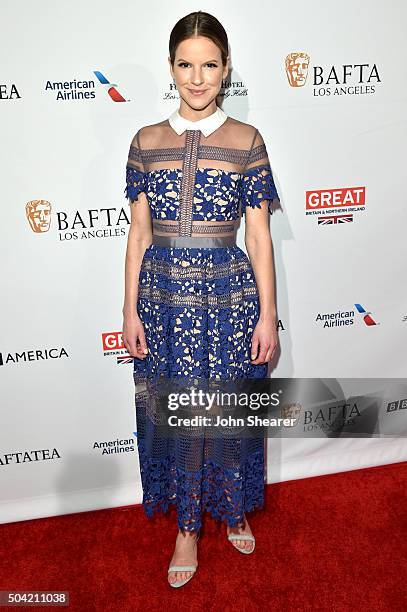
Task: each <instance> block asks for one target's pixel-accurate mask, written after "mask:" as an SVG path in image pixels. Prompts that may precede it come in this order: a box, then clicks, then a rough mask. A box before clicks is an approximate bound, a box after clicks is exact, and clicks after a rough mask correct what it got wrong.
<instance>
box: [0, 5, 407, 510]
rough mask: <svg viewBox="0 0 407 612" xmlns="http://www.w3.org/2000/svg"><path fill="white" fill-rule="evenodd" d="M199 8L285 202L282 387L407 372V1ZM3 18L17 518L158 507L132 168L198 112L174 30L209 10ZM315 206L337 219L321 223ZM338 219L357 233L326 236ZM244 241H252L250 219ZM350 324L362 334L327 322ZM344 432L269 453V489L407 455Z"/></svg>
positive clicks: (6, 502)
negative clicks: (159, 129)
mask: <svg viewBox="0 0 407 612" xmlns="http://www.w3.org/2000/svg"><path fill="white" fill-rule="evenodd" d="M200 8H201V10H205V11H208V12H209V13H212V14H214V15H215V16H216V17H218V19H220V21H221V22H222V23H223V25H224V26H225V28H226V30H227V32H228V35H229V39H230V46H231V59H232V66H233V70H232V73H231V78H230V82H228V83H227V84H226V87H225V88H224V89H222V91H221V93H222V97H224V102H223V104H222V106H223V108H224V110H225V111H226V112H227V113H228V114H229V115H231V116H233V117H236V118H237V119H240V120H241V121H245V122H248V123H251V124H252V125H255V126H256V127H258V128H259V130H260V132H261V133H262V135H263V137H264V140H265V142H266V146H267V149H268V152H269V157H270V161H271V165H272V168H273V171H274V176H275V180H276V184H277V189H278V192H279V194H280V196H281V209H280V210H277V211H276V212H275V214H274V215H273V217H272V218H271V231H272V236H273V244H274V255H275V263H276V273H277V300H278V314H279V319H280V326H279V327H280V331H279V334H280V344H281V354H280V357H279V360H278V364H277V367H276V369H275V370H274V371H273V372H272V376H277V377H290V378H291V377H317V376H318V377H322V378H324V377H335V378H338V377H366V378H371V379H372V387H374V386H375V385H376V386H377V384H378V383H377V381H375V380H374V379H376V378H377V377H381V378H391V377H402V378H404V377H406V359H405V345H406V329H407V321H406V314H407V300H406V285H405V280H404V279H405V277H406V255H407V246H406V241H405V231H406V219H407V206H406V195H405V184H404V183H405V167H404V166H405V142H406V138H407V134H406V118H405V117H406V106H405V101H406V93H407V86H406V80H405V79H404V78H400V62H399V61H396V60H397V59H398V58H399V57H401V58H402V59H403V58H404V56H405V51H406V43H405V34H404V30H403V27H404V23H405V22H406V17H407V10H406V6H405V4H404V3H403V2H402V0H393V2H391V3H390V5H388V4H385V3H384V2H382V1H371V0H370V1H367V0H364V1H361V2H359V3H358V11H355V10H354V3H353V2H350V1H349V0H344V1H343V2H342V3H341V4H340V6H336V5H335V4H334V3H332V2H323V1H322V0H310V1H309V2H307V3H305V4H304V3H303V2H300V1H299V0H292V1H291V2H290V3H287V4H284V3H280V2H252V3H250V9H251V10H250V11H248V5H247V2H243V1H241V0H239V1H236V0H234V1H224V0H223V1H222V2H206V3H204V5H203V6H200ZM0 10H1V17H2V24H3V27H2V36H1V39H0V48H1V54H2V58H3V63H2V71H1V83H0V104H1V135H2V146H1V154H2V160H1V169H2V173H3V177H2V181H1V189H2V206H3V214H2V224H1V261H2V263H3V272H2V276H1V278H2V296H3V297H2V301H1V307H2V316H1V338H0V353H1V356H0V361H1V365H0V381H1V395H2V404H1V434H0V435H1V438H0V444H1V446H0V479H1V491H0V522H9V521H18V520H22V519H27V518H35V517H43V516H49V515H54V514H64V513H69V512H77V511H82V510H90V509H97V508H104V507H111V506H112V507H113V506H120V505H125V504H132V503H139V502H140V501H141V486H140V479H139V472H138V459H137V451H136V446H135V438H134V436H133V429H134V426H133V425H134V396H133V394H134V389H133V379H132V365H131V362H130V363H129V360H128V359H126V355H125V351H123V349H122V348H121V345H120V336H119V335H118V332H120V330H121V325H122V316H121V309H122V305H123V291H124V256H125V248H126V238H127V232H128V221H129V209H128V205H127V202H126V200H125V199H124V193H123V191H124V186H125V182H124V179H125V164H126V159H127V153H128V149H129V145H130V141H131V139H132V137H133V136H134V134H135V133H136V131H137V130H138V129H139V128H140V127H142V126H143V125H146V124H150V123H154V122H156V121H161V120H162V119H164V118H166V117H168V116H169V115H170V113H171V112H172V111H173V110H174V109H175V108H177V107H178V106H179V99H178V94H177V92H176V90H175V89H174V88H173V87H172V79H171V76H170V73H169V69H168V63H167V57H168V38H169V34H170V31H171V29H172V27H173V25H174V24H175V22H176V21H177V20H178V19H179V18H181V17H182V16H183V15H185V14H187V13H189V12H191V11H193V10H197V7H196V3H194V2H181V1H178V2H176V3H170V4H166V3H163V2H158V1H157V0H153V1H150V2H149V3H145V2H140V1H139V0H132V1H130V0H117V2H116V3H115V4H114V5H112V4H111V2H107V1H106V0H97V1H96V0H86V1H85V2H79V1H78V0H77V1H72V0H71V1H70V2H67V1H66V0H65V1H63V0H61V1H60V2H58V3H55V2H52V1H51V0H49V1H46V0H37V2H28V0H27V1H25V2H23V1H21V0H17V1H16V0H13V1H11V0H8V1H5V0H2V3H1V7H0ZM293 54H294V55H293ZM361 65H363V66H362V67H361ZM344 66H347V68H345V74H347V76H346V78H344ZM97 71H99V73H100V74H99V76H98V74H97ZM102 75H103V77H105V79H106V80H107V81H108V82H109V83H110V85H107V84H106V83H103V82H101V81H103V77H102ZM301 75H304V77H305V78H304V79H303V80H301V79H300V78H299V77H301ZM58 84H59V85H58ZM112 87H113V89H112ZM109 92H110V93H109ZM115 98H116V100H117V101H115ZM120 99H123V101H119V100H120ZM355 188H359V189H358V190H355ZM321 191H323V192H324V194H325V195H323V196H322V198H320V197H319V194H320V192H321ZM361 194H362V197H363V198H364V200H363V201H364V205H363V206H361V205H360V202H361V201H362V200H360V199H358V200H355V198H357V197H360V196H361ZM349 195H351V196H352V197H353V198H354V199H353V200H352V199H351V200H348V199H346V198H348V197H349ZM332 198H333V200H332ZM343 198H345V199H343ZM41 201H43V202H41ZM315 201H317V202H318V201H323V202H325V205H324V207H323V209H322V210H320V209H318V210H319V214H307V212H311V213H312V211H314V210H315V207H313V203H315ZM332 201H334V202H336V203H338V202H344V204H347V206H338V205H336V206H334V207H333V206H331V205H330V202H332ZM29 202H34V204H33V206H34V209H35V210H36V211H37V213H38V215H40V216H39V218H40V219H43V221H44V222H43V226H42V227H43V229H44V230H45V231H34V230H35V228H37V227H38V218H34V219H33V220H32V226H31V224H30V219H29V218H28V217H27V215H26V205H27V203H29ZM355 202H356V203H357V204H358V206H356V207H353V206H352V205H351V204H352V203H353V204H354V203H355ZM307 203H308V208H307ZM352 208H355V209H354V210H352ZM41 209H42V210H43V213H42V217H41V213H40V212H39V211H40V210H41ZM89 211H93V212H89ZM335 215H345V218H344V219H345V221H346V222H339V220H337V219H328V220H327V223H323V224H322V223H321V224H318V218H319V219H322V218H324V219H327V217H332V216H335ZM350 215H353V217H352V220H351V217H350ZM333 221H338V222H333ZM242 226H243V224H242ZM238 240H239V242H238V244H239V246H241V248H243V249H244V242H243V227H241V228H240V230H239V236H238ZM355 304H361V305H362V306H363V308H365V309H366V311H370V312H371V315H370V316H371V318H372V320H373V321H374V323H376V324H375V325H366V323H365V322H364V320H363V317H362V316H361V315H360V314H359V313H358V312H357V307H356V306H355ZM337 312H341V313H349V314H348V315H347V316H346V318H345V319H344V318H341V320H342V321H343V320H349V321H350V324H349V325H343V326H331V327H326V326H324V324H323V322H321V320H320V317H321V316H323V315H329V314H333V313H337ZM331 320H334V319H331ZM120 358H121V359H120ZM379 387H380V385H379ZM397 397H398V398H399V399H401V398H402V397H406V395H404V396H402V395H399V396H397ZM393 399H395V398H393ZM403 407H404V405H403V404H397V405H396V409H395V411H397V410H398V409H399V408H400V409H401V408H403ZM382 416H383V415H382ZM299 426H300V427H301V429H302V430H303V429H304V427H303V426H304V423H300V425H299ZM330 426H331V424H330V423H329V422H327V423H325V429H323V428H321V427H320V426H319V425H318V424H317V421H316V420H315V427H313V429H312V430H311V431H309V432H308V433H303V434H302V435H303V437H291V438H280V439H273V440H270V441H269V447H268V482H270V483H271V482H276V481H279V480H287V479H292V478H302V477H306V476H313V475H317V474H325V473H330V472H338V471H343V470H349V469H353V468H361V467H365V466H371V465H380V464H385V463H390V462H394V461H403V460H406V459H407V445H406V438H405V437H391V436H386V437H376V436H374V435H371V436H368V437H365V438H362V437H353V438H352V437H349V438H346V439H333V438H330V437H329V435H327V431H328V432H329V428H330ZM311 436H316V437H311Z"/></svg>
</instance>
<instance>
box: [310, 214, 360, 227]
mask: <svg viewBox="0 0 407 612" xmlns="http://www.w3.org/2000/svg"><path fill="white" fill-rule="evenodd" d="M352 221H353V215H330V216H329V217H318V225H332V224H333V223H351V222H352Z"/></svg>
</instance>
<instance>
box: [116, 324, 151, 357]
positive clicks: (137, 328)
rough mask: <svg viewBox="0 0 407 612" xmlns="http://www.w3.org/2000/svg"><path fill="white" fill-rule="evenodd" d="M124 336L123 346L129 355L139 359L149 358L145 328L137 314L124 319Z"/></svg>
mask: <svg viewBox="0 0 407 612" xmlns="http://www.w3.org/2000/svg"><path fill="white" fill-rule="evenodd" d="M122 334H123V344H124V346H125V348H126V350H127V351H128V353H129V355H131V356H132V357H137V358H138V359H144V358H145V357H147V353H148V348H147V342H146V336H145V333H144V326H143V323H142V322H141V319H140V317H139V316H138V315H137V314H135V315H131V316H130V315H128V316H124V317H123V332H122Z"/></svg>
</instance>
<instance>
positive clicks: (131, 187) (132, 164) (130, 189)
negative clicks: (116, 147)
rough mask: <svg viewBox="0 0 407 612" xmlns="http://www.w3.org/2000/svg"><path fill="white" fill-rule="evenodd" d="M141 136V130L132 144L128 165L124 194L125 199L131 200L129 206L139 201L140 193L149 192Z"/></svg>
mask: <svg viewBox="0 0 407 612" xmlns="http://www.w3.org/2000/svg"><path fill="white" fill-rule="evenodd" d="M139 134H140V130H139V131H138V132H137V134H136V135H135V137H134V138H133V140H132V142H131V145H130V150H129V156H128V158H127V164H126V187H125V189H124V192H125V197H126V198H127V199H128V200H129V204H132V203H133V202H134V201H136V200H137V199H138V195H139V193H140V192H142V191H143V192H144V193H145V192H146V190H147V185H146V174H145V171H144V165H143V161H142V158H141V148H140V142H139Z"/></svg>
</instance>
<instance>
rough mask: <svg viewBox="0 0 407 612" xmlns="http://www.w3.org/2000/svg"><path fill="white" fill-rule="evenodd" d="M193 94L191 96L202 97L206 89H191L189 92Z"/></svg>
mask: <svg viewBox="0 0 407 612" xmlns="http://www.w3.org/2000/svg"><path fill="white" fill-rule="evenodd" d="M189 91H190V92H191V94H193V95H194V96H202V94H204V93H205V89H201V90H194V89H190V90H189Z"/></svg>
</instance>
